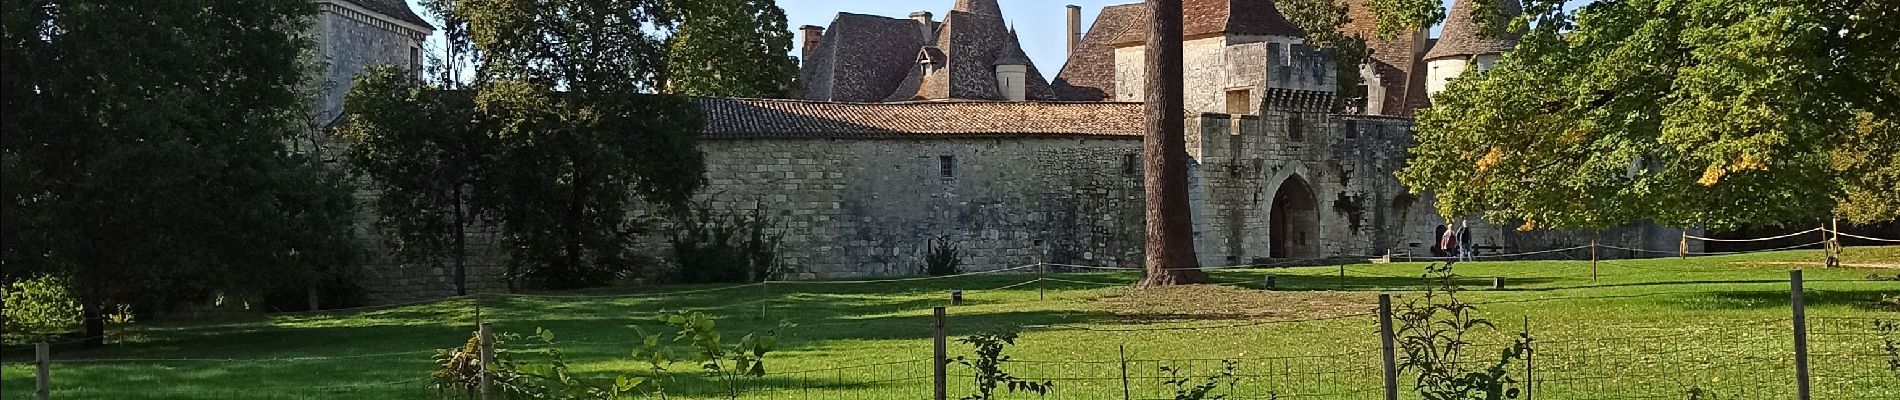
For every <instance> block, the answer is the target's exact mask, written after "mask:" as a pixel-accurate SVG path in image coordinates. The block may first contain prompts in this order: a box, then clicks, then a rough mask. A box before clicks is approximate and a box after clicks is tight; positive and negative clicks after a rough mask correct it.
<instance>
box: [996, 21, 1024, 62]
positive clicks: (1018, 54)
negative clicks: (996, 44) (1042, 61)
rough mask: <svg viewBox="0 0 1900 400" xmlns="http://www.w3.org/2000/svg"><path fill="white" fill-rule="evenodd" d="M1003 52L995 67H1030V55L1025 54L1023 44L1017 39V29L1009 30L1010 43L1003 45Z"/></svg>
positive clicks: (997, 57)
mask: <svg viewBox="0 0 1900 400" xmlns="http://www.w3.org/2000/svg"><path fill="white" fill-rule="evenodd" d="M1001 50H1002V51H1003V52H1002V53H998V54H997V55H996V62H995V63H993V65H1029V54H1027V53H1024V52H1023V44H1022V42H1020V41H1018V40H1017V39H1016V28H1010V29H1009V41H1008V42H1005V43H1003V48H1002V49H1001Z"/></svg>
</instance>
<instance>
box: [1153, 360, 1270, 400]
mask: <svg viewBox="0 0 1900 400" xmlns="http://www.w3.org/2000/svg"><path fill="white" fill-rule="evenodd" d="M1220 365H1221V370H1220V373H1216V374H1214V375H1209V376H1207V377H1204V378H1201V379H1199V381H1200V383H1195V381H1196V379H1195V378H1194V377H1191V376H1181V370H1180V369H1177V368H1174V367H1169V366H1166V365H1163V366H1161V373H1163V374H1168V379H1167V380H1164V381H1162V383H1164V384H1167V385H1168V386H1172V387H1174V400H1203V399H1225V398H1227V395H1228V394H1233V391H1234V385H1238V384H1240V377H1239V376H1235V375H1234V370H1236V369H1237V364H1236V363H1235V362H1234V361H1233V360H1220ZM1189 385H1193V386H1189ZM1221 386H1226V387H1227V392H1228V393H1227V394H1213V392H1214V390H1215V389H1220V387H1221ZM1209 396H1212V397H1209ZM1275 397H1277V396H1275Z"/></svg>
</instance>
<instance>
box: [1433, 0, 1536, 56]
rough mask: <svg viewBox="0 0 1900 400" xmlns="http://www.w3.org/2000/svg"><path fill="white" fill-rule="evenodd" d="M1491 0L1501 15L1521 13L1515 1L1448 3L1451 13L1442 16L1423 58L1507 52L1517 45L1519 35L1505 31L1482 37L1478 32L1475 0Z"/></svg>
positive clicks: (1512, 15) (1520, 7) (1465, 0)
mask: <svg viewBox="0 0 1900 400" xmlns="http://www.w3.org/2000/svg"><path fill="white" fill-rule="evenodd" d="M1479 1H1490V2H1493V3H1492V4H1496V5H1497V7H1498V10H1499V11H1500V12H1501V14H1502V16H1503V17H1504V18H1511V17H1516V16H1518V14H1523V13H1524V7H1523V5H1521V4H1519V3H1518V0H1457V2H1456V3H1452V5H1451V13H1450V14H1448V15H1446V16H1445V28H1444V29H1443V30H1441V31H1440V32H1439V34H1438V43H1437V44H1433V45H1432V50H1431V51H1428V52H1425V59H1426V60H1433V59H1439V58H1451V57H1469V56H1474V55H1479V54H1499V53H1503V52H1506V51H1510V50H1511V47H1513V46H1516V45H1517V39H1518V37H1519V35H1518V34H1515V33H1506V34H1504V35H1503V36H1499V37H1489V38H1487V37H1482V35H1480V34H1479V29H1478V20H1477V17H1481V16H1474V15H1472V12H1473V11H1477V9H1478V6H1477V4H1476V2H1479Z"/></svg>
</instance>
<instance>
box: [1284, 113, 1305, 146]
mask: <svg viewBox="0 0 1900 400" xmlns="http://www.w3.org/2000/svg"><path fill="white" fill-rule="evenodd" d="M1305 128H1306V124H1305V123H1304V121H1300V116H1299V115H1298V114H1288V115H1287V116H1286V135H1287V137H1288V138H1292V139H1293V140H1300V139H1301V138H1303V137H1305V136H1306V134H1305V133H1304V132H1303V131H1304V130H1305Z"/></svg>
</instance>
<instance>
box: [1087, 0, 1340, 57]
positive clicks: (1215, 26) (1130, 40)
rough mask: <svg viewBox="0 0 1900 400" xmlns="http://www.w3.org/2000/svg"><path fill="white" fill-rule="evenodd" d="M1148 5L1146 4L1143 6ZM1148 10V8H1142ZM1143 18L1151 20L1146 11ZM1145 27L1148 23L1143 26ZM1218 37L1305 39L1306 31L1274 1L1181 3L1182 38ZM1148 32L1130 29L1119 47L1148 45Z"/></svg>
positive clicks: (1196, 0)
mask: <svg viewBox="0 0 1900 400" xmlns="http://www.w3.org/2000/svg"><path fill="white" fill-rule="evenodd" d="M1144 5H1145V3H1144ZM1143 8H1144V9H1145V8H1146V7H1145V6H1144V7H1143ZM1141 14H1142V15H1141V16H1142V19H1143V20H1146V19H1148V18H1152V17H1150V16H1149V15H1148V13H1147V12H1146V10H1143V12H1142V13H1141ZM1144 26H1145V24H1144ZM1217 34H1230V35H1274V36H1291V37H1302V36H1305V35H1306V34H1305V32H1302V31H1300V28H1298V27H1295V26H1293V23H1292V22H1288V21H1287V19H1286V15H1283V14H1280V9H1279V7H1278V6H1275V5H1274V1H1273V0H1182V1H1181V37H1183V38H1190V39H1191V38H1195V37H1202V36H1211V35H1217ZM1147 41H1148V30H1147V29H1129V30H1126V31H1124V32H1122V34H1121V35H1120V37H1118V38H1116V40H1115V41H1114V43H1115V44H1116V45H1119V46H1133V45H1141V44H1144V43H1147Z"/></svg>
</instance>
